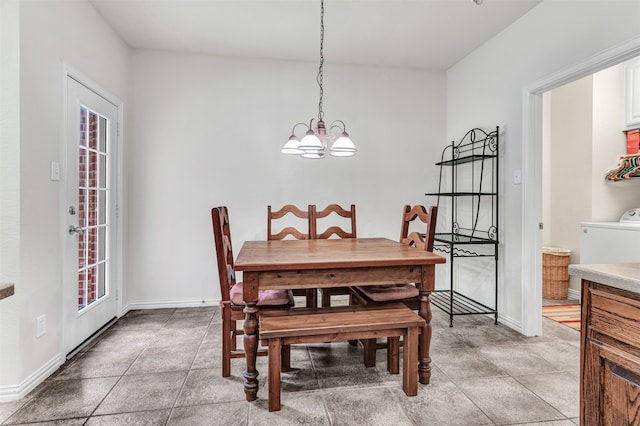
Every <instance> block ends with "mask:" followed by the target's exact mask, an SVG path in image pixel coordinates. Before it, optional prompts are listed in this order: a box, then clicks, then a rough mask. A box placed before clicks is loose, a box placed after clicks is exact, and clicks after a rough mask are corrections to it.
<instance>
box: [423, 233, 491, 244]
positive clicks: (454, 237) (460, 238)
mask: <svg viewBox="0 0 640 426" xmlns="http://www.w3.org/2000/svg"><path fill="white" fill-rule="evenodd" d="M434 239H435V241H439V242H441V243H447V244H498V242H497V241H495V240H491V239H489V238H483V237H476V236H471V235H463V234H453V233H442V232H436V235H435V238H434Z"/></svg>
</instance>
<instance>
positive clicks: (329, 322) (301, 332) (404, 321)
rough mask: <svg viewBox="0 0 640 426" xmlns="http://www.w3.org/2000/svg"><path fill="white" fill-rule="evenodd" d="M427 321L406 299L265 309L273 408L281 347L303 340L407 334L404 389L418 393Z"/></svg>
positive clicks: (275, 406)
mask: <svg viewBox="0 0 640 426" xmlns="http://www.w3.org/2000/svg"><path fill="white" fill-rule="evenodd" d="M424 325H425V320H424V319H423V318H422V317H421V316H419V315H418V314H416V313H415V312H413V311H412V310H411V309H409V308H408V307H406V306H405V305H404V304H402V303H393V304H386V305H384V306H376V305H369V306H367V305H365V306H362V305H351V306H338V307H327V308H316V309H304V308H303V309H293V310H289V311H278V312H275V311H273V312H272V311H269V312H266V311H265V312H261V314H260V328H259V330H260V340H261V341H262V344H263V345H264V344H266V345H267V346H268V347H269V375H268V377H269V411H279V410H280V371H281V370H280V368H281V349H282V347H283V346H288V345H293V344H299V343H320V342H333V341H337V340H355V339H375V338H378V337H399V336H403V338H404V355H403V377H402V389H403V390H404V393H405V394H406V395H407V396H415V395H417V394H418V334H419V329H420V327H423V326H424Z"/></svg>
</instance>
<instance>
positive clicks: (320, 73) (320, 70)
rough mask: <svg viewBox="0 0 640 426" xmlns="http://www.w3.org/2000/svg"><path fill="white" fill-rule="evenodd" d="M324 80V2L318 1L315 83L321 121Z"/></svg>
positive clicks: (322, 115)
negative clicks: (317, 57)
mask: <svg viewBox="0 0 640 426" xmlns="http://www.w3.org/2000/svg"><path fill="white" fill-rule="evenodd" d="M323 78H324V0H321V1H320V67H319V68H318V77H316V81H317V82H318V85H319V86H320V101H319V102H318V120H320V121H323V118H324V111H322V97H323V95H324V89H323V87H322V86H323Z"/></svg>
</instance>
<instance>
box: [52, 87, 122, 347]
mask: <svg viewBox="0 0 640 426" xmlns="http://www.w3.org/2000/svg"><path fill="white" fill-rule="evenodd" d="M65 126H66V137H65V138H64V141H63V145H64V149H63V151H64V152H65V157H64V158H65V161H64V164H65V168H64V172H63V179H62V181H63V185H64V188H65V191H64V194H65V195H64V196H63V197H64V199H63V202H62V209H63V212H62V214H63V216H64V217H65V219H66V220H65V221H64V225H63V226H64V234H65V237H64V255H63V258H64V260H63V265H62V275H63V328H62V329H63V350H64V353H65V354H69V353H72V352H73V351H74V349H75V348H77V347H79V346H80V345H82V343H83V342H85V341H86V340H87V339H89V338H90V337H91V336H92V335H94V334H95V333H96V332H98V331H99V330H100V329H102V328H103V327H104V326H105V325H106V324H108V323H110V322H111V321H112V320H113V319H115V318H116V317H117V312H118V302H117V301H118V286H117V281H118V280H117V277H118V274H119V272H118V261H117V259H119V255H118V252H117V247H118V238H117V237H118V232H117V230H118V224H117V216H116V211H117V192H118V191H117V188H118V183H117V176H118V173H117V162H118V161H117V159H118V156H117V154H116V153H117V147H118V143H117V140H118V136H117V135H118V107H117V106H116V105H115V104H114V103H113V102H111V101H109V100H107V99H106V98H105V97H103V96H101V95H99V94H98V93H96V92H95V91H94V90H91V89H90V88H89V87H88V86H87V85H85V84H83V83H81V82H79V81H78V80H77V79H75V78H73V77H71V76H67V77H66V123H65Z"/></svg>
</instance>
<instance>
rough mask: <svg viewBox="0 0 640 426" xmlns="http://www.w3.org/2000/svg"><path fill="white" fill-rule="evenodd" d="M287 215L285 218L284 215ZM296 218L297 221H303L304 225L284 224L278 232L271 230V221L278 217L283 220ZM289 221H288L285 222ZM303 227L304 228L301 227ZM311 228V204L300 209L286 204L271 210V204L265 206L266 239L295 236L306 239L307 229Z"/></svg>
mask: <svg viewBox="0 0 640 426" xmlns="http://www.w3.org/2000/svg"><path fill="white" fill-rule="evenodd" d="M287 215H289V216H288V217H287V218H285V216H287ZM294 217H295V218H298V220H297V222H302V220H303V221H304V225H300V228H296V227H295V226H285V227H283V228H282V229H281V230H280V231H279V232H275V231H274V230H273V222H274V221H276V220H278V219H283V218H285V220H288V219H294ZM286 223H287V224H289V223H291V222H290V221H287V222H286ZM302 227H304V229H302ZM310 229H311V206H308V207H307V210H306V211H305V210H301V209H299V208H298V207H296V206H294V205H292V204H287V205H285V206H283V207H282V208H281V209H280V210H276V211H273V209H272V208H271V206H268V207H267V240H284V239H285V238H287V237H292V238H295V239H296V240H308V239H309V235H310V233H309V230H310Z"/></svg>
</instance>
